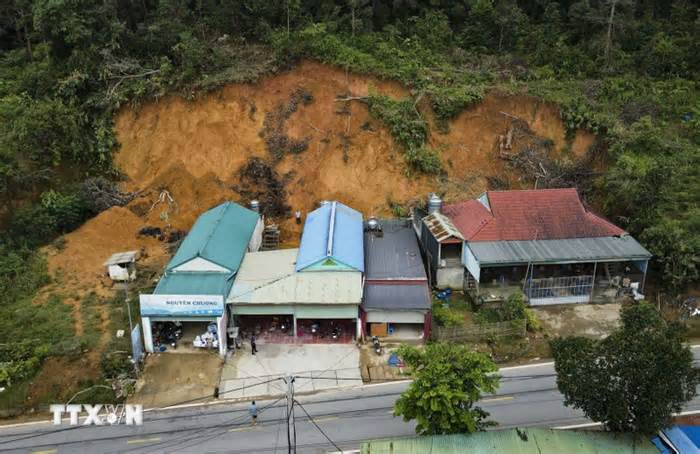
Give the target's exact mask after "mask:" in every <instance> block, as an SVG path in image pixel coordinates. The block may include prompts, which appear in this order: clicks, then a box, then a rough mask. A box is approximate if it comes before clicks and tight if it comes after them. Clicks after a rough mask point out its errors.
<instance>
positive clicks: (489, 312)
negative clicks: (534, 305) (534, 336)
mask: <svg viewBox="0 0 700 454" xmlns="http://www.w3.org/2000/svg"><path fill="white" fill-rule="evenodd" d="M474 319H475V320H476V321H477V322H478V323H496V322H508V321H511V320H525V322H526V324H527V325H526V326H527V330H528V331H537V330H539V329H540V322H539V321H538V320H537V317H535V314H534V313H533V312H532V310H531V309H530V308H529V307H527V305H526V304H525V294H523V293H522V292H517V293H513V294H512V295H510V296H509V297H508V298H507V299H506V300H505V301H504V302H503V304H501V305H499V306H497V307H483V308H481V309H479V311H478V312H477V313H476V315H475V317H474Z"/></svg>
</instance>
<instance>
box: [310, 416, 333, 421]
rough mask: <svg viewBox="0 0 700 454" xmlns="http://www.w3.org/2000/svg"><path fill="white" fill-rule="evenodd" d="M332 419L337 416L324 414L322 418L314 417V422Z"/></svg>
mask: <svg viewBox="0 0 700 454" xmlns="http://www.w3.org/2000/svg"><path fill="white" fill-rule="evenodd" d="M334 419H338V416H326V417H323V418H318V419H316V418H314V421H316V422H324V421H333V420H334Z"/></svg>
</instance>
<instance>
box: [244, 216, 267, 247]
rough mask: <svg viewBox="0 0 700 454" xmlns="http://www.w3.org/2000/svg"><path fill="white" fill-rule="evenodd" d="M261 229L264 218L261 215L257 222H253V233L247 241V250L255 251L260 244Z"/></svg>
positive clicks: (263, 224)
mask: <svg viewBox="0 0 700 454" xmlns="http://www.w3.org/2000/svg"><path fill="white" fill-rule="evenodd" d="M263 230H265V220H264V219H263V217H262V216H260V217H259V218H258V223H257V224H255V230H253V235H252V236H251V237H250V241H249V242H248V252H257V251H259V250H260V247H261V246H262V235H263Z"/></svg>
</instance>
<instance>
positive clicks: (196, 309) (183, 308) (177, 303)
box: [139, 295, 224, 317]
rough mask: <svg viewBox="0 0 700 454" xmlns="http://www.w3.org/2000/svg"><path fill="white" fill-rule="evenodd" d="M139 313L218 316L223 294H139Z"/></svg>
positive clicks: (222, 304)
mask: <svg viewBox="0 0 700 454" xmlns="http://www.w3.org/2000/svg"><path fill="white" fill-rule="evenodd" d="M139 300H140V303H141V315H143V316H147V317H149V316H150V317H160V316H166V317H167V316H202V315H210V316H216V317H219V316H221V315H222V314H223V313H224V297H223V295H140V296H139Z"/></svg>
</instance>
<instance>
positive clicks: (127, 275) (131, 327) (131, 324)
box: [124, 270, 134, 338]
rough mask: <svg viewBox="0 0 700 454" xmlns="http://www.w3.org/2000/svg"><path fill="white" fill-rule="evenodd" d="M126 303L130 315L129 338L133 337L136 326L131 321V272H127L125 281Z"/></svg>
mask: <svg viewBox="0 0 700 454" xmlns="http://www.w3.org/2000/svg"><path fill="white" fill-rule="evenodd" d="M124 302H125V303H126V312H127V313H128V314H129V336H131V332H132V331H133V330H134V325H133V322H132V321H131V306H129V270H127V274H126V280H125V281H124ZM129 338H131V337H129Z"/></svg>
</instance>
